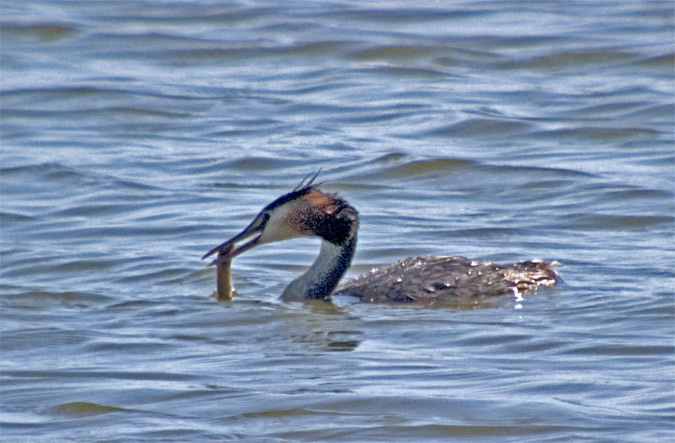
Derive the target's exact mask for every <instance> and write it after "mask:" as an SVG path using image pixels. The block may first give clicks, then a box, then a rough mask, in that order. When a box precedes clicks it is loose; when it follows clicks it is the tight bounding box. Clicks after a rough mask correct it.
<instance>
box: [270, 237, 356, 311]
mask: <svg viewBox="0 0 675 443" xmlns="http://www.w3.org/2000/svg"><path fill="white" fill-rule="evenodd" d="M355 251H356V235H354V236H352V237H350V238H348V239H347V240H345V241H344V242H343V243H341V244H335V243H332V242H329V241H327V240H323V239H322V240H321V252H320V253H319V256H318V257H317V259H316V261H314V264H312V266H311V267H310V268H309V269H308V270H307V272H305V273H304V274H302V275H301V276H300V277H298V278H296V279H295V280H293V281H292V282H291V283H290V284H289V285H288V286H287V287H286V289H284V292H283V294H282V295H281V298H282V299H283V300H285V301H299V300H303V299H311V300H329V299H330V294H331V293H332V292H333V290H334V289H335V287H336V286H337V285H338V283H339V282H340V279H341V278H342V276H343V275H344V274H345V272H347V269H348V268H349V265H350V264H351V262H352V258H353V257H354V252H355Z"/></svg>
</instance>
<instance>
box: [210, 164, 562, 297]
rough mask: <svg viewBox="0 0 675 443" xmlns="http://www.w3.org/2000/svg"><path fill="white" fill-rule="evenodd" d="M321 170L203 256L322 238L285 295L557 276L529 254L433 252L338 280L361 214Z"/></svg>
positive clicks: (371, 293) (517, 289)
mask: <svg viewBox="0 0 675 443" xmlns="http://www.w3.org/2000/svg"><path fill="white" fill-rule="evenodd" d="M317 175H318V173H317V174H316V175H314V176H313V177H312V178H311V179H310V180H309V182H307V183H305V181H306V179H305V180H303V182H302V183H301V184H300V185H299V186H298V187H296V188H295V189H294V190H293V191H291V192H289V193H288V194H285V195H282V196H281V197H279V198H277V199H276V200H274V201H273V202H271V203H270V204H268V205H267V206H265V207H264V208H263V209H262V210H261V211H260V212H259V213H258V215H257V216H256V217H255V218H254V219H253V221H252V222H251V223H250V224H249V226H248V227H247V228H246V229H244V230H243V231H242V232H241V233H239V234H237V235H235V236H234V237H232V238H231V239H230V240H228V241H226V242H225V243H223V244H221V245H219V246H217V247H215V248H213V249H212V250H210V251H209V252H208V253H206V254H205V255H204V257H203V258H206V257H208V256H210V255H212V254H214V253H216V252H218V251H229V252H227V253H226V254H220V255H219V258H218V259H216V260H215V261H214V263H217V262H218V261H219V260H232V259H233V258H234V257H236V256H238V255H240V254H242V253H244V252H246V251H248V250H249V249H252V248H254V247H256V246H260V245H263V244H267V243H274V242H277V241H282V240H287V239H291V238H296V237H318V238H320V239H321V250H320V253H319V256H318V258H317V259H316V261H315V262H314V263H313V264H312V266H310V268H309V269H308V270H307V271H306V272H305V273H304V274H302V275H301V276H299V277H298V278H296V279H295V280H293V281H292V282H291V283H290V284H289V285H288V286H287V287H286V289H285V290H284V292H283V294H282V298H283V299H285V300H302V299H319V300H330V297H331V295H333V294H345V295H351V296H355V297H358V298H360V299H361V300H362V301H363V302H371V303H382V302H385V303H386V302H394V303H411V302H418V303H420V302H421V303H427V302H432V301H437V300H457V299H460V298H470V297H483V296H499V295H507V294H514V293H515V294H520V293H525V292H534V291H536V289H537V287H539V286H552V285H554V284H555V283H556V282H557V281H558V280H559V277H558V274H557V273H556V271H555V269H554V267H555V266H556V265H557V264H558V263H557V262H545V261H541V260H530V261H525V262H520V263H515V264H510V265H504V266H502V265H497V264H494V263H490V262H483V261H477V260H470V259H467V258H465V257H454V256H429V257H415V258H409V259H406V260H403V261H400V262H398V263H395V264H393V265H390V266H386V267H383V268H377V269H373V270H372V271H370V272H368V273H366V274H364V275H361V276H359V277H356V278H355V279H353V280H351V281H349V282H346V283H344V284H342V285H339V286H338V283H339V281H340V279H341V278H342V276H343V275H344V274H345V273H346V271H347V269H348V268H349V266H350V265H351V262H352V259H353V257H354V253H355V251H356V240H357V232H358V228H359V216H358V212H357V210H356V209H354V208H353V207H352V206H351V205H349V203H347V202H346V201H345V200H344V199H342V198H341V197H339V196H338V195H336V194H328V193H324V192H322V191H320V190H319V189H318V188H317V185H313V184H312V183H313V181H314V179H316V176H317ZM247 239H250V240H248V242H246V243H243V244H242V245H241V246H238V247H236V244H237V243H239V242H241V241H244V240H247Z"/></svg>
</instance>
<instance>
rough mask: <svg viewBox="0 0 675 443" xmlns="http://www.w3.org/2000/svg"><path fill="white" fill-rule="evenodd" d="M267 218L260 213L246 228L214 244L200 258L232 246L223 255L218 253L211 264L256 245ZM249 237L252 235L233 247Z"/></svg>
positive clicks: (230, 257)
mask: <svg viewBox="0 0 675 443" xmlns="http://www.w3.org/2000/svg"><path fill="white" fill-rule="evenodd" d="M267 220H269V215H267V214H266V213H263V214H260V215H259V216H258V217H256V218H255V220H253V222H252V223H251V224H250V225H248V227H247V228H246V229H244V230H243V231H241V232H240V233H239V234H237V235H235V236H234V237H232V238H231V239H229V240H228V241H226V242H225V243H223V244H221V245H218V246H216V247H215V248H213V249H211V250H210V251H209V252H207V253H206V254H204V256H203V257H202V260H204V259H205V258H206V257H208V256H210V255H213V254H215V253H216V252H218V251H220V250H223V249H227V248H232V249H231V250H230V251H229V252H227V253H225V254H224V255H220V256H219V257H218V258H217V259H216V260H214V261H213V262H212V263H211V264H210V265H213V264H215V263H219V262H221V261H225V260H232V259H233V258H234V257H236V256H237V255H239V254H243V253H244V252H246V251H248V250H249V249H251V248H253V247H255V246H256V245H258V242H259V241H260V237H262V234H263V231H264V230H265V225H266V224H267ZM250 237H254V238H253V240H251V241H249V242H248V243H244V244H243V245H241V246H239V247H238V248H235V247H234V246H235V244H236V243H238V242H240V241H242V240H246V239H247V238H250Z"/></svg>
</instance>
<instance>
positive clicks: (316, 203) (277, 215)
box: [202, 183, 359, 261]
mask: <svg viewBox="0 0 675 443" xmlns="http://www.w3.org/2000/svg"><path fill="white" fill-rule="evenodd" d="M358 226H359V219H358V212H357V211H356V209H354V208H353V207H351V206H350V205H349V204H348V203H346V202H345V201H344V200H342V199H341V198H339V197H338V196H336V195H333V194H326V193H323V192H321V191H319V190H318V189H317V188H316V187H314V186H312V185H311V183H310V184H309V185H307V186H304V187H302V188H300V189H295V190H294V191H292V192H290V193H288V194H285V195H282V196H281V197H279V198H278V199H276V200H274V201H273V202H272V203H270V204H268V205H267V206H265V207H264V208H263V209H262V211H260V213H258V215H257V216H256V217H255V218H254V219H253V221H252V222H251V224H250V225H248V227H247V228H246V229H244V230H243V231H242V232H240V233H239V234H237V235H235V236H234V237H232V238H231V239H229V240H228V241H226V242H225V243H223V244H221V245H219V246H216V247H215V248H213V249H212V250H210V251H209V252H208V253H206V254H205V255H204V257H202V258H206V257H208V256H210V255H212V254H214V253H216V252H218V251H220V250H224V249H227V248H229V247H231V246H236V244H237V243H239V242H241V241H243V240H247V239H250V240H249V241H248V242H246V243H244V244H242V245H241V246H239V247H234V248H233V249H232V250H231V251H230V252H228V253H227V254H225V255H223V256H222V257H219V258H218V259H216V261H219V260H220V259H221V258H222V259H223V260H231V259H232V258H234V257H236V256H238V255H240V254H242V253H244V252H246V251H248V250H249V249H252V248H254V247H256V246H260V245H264V244H267V243H273V242H277V241H281V240H288V239H291V238H296V237H320V238H321V239H323V240H324V241H326V242H329V243H332V244H334V245H336V246H338V247H340V246H342V245H345V244H347V243H350V242H351V241H354V240H355V238H356V232H357V230H358Z"/></svg>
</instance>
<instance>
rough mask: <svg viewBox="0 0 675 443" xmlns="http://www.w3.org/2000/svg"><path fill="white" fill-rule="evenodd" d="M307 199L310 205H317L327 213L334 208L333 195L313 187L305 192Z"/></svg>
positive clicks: (330, 212)
mask: <svg viewBox="0 0 675 443" xmlns="http://www.w3.org/2000/svg"><path fill="white" fill-rule="evenodd" d="M307 200H308V201H309V203H310V205H312V206H315V207H319V208H321V209H322V210H323V211H325V212H326V213H328V214H332V213H334V212H335V210H336V207H335V203H334V201H333V197H331V196H330V195H326V194H324V193H322V192H319V191H317V190H315V189H312V190H311V191H309V192H308V193H307Z"/></svg>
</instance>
